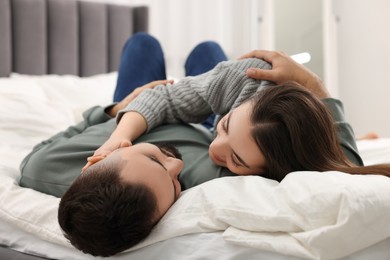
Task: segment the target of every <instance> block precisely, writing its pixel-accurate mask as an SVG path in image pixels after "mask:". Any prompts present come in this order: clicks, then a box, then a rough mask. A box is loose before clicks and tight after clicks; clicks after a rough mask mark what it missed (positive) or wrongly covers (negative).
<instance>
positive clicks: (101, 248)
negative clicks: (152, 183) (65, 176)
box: [58, 163, 159, 257]
mask: <svg viewBox="0 0 390 260" xmlns="http://www.w3.org/2000/svg"><path fill="white" fill-rule="evenodd" d="M119 172H120V169H119V166H115V165H113V164H110V163H109V164H107V163H98V164H95V165H93V166H91V167H89V168H88V169H87V170H86V171H85V172H84V173H83V174H82V175H81V176H80V177H79V178H77V179H76V181H75V182H74V183H73V184H72V185H71V187H70V188H69V190H68V191H67V192H66V193H65V194H64V196H63V197H62V199H61V202H60V205H59V209H58V221H59V224H60V226H61V228H62V230H63V231H64V233H65V234H64V235H65V237H66V238H67V239H69V240H70V242H71V244H72V245H73V246H75V247H76V248H78V249H79V250H81V251H83V252H84V253H89V254H91V255H94V256H105V257H106V256H111V255H114V254H116V253H119V252H121V251H124V250H126V249H128V248H130V247H132V246H134V245H136V244H137V243H138V242H140V241H141V240H143V239H144V238H146V237H147V236H148V235H149V234H150V232H151V230H152V229H153V227H154V226H155V225H156V223H157V221H158V220H159V218H158V217H157V212H158V209H157V199H156V196H155V195H154V193H153V192H152V191H151V190H150V189H149V188H148V187H147V186H145V185H142V184H131V183H126V182H124V181H123V180H121V178H120V175H119Z"/></svg>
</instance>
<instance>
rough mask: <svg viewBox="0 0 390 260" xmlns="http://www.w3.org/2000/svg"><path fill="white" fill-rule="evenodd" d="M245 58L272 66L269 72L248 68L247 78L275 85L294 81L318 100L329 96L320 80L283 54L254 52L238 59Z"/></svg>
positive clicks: (262, 51) (277, 52)
mask: <svg viewBox="0 0 390 260" xmlns="http://www.w3.org/2000/svg"><path fill="white" fill-rule="evenodd" d="M245 58H259V59H263V60H265V61H267V62H268V63H270V64H271V65H272V69H271V70H263V69H259V68H249V69H248V70H247V71H246V74H247V75H248V77H251V78H254V79H262V80H269V81H273V82H275V83H276V84H281V83H284V82H287V81H295V82H297V83H298V84H300V85H302V86H303V87H305V88H306V89H308V90H309V91H311V92H312V93H313V94H314V95H316V96H317V97H318V98H326V97H329V96H330V95H329V93H328V91H327V89H326V88H325V86H324V84H323V83H322V81H321V79H320V78H319V77H318V76H317V75H316V74H314V73H313V72H311V71H310V70H309V69H307V68H306V67H304V66H303V65H301V64H299V63H297V62H295V61H294V60H293V59H292V58H291V57H290V56H288V55H287V54H286V53H284V52H279V51H265V50H254V51H251V52H249V53H247V54H245V55H243V56H241V57H240V59H245Z"/></svg>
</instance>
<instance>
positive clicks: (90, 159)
mask: <svg viewBox="0 0 390 260" xmlns="http://www.w3.org/2000/svg"><path fill="white" fill-rule="evenodd" d="M106 157H107V156H105V155H93V156H91V157H88V158H87V161H88V162H87V164H86V165H85V166H84V167H83V168H82V169H81V173H83V172H84V171H85V170H86V169H87V168H88V167H90V166H91V165H93V164H95V163H97V162H99V161H101V160H103V159H104V158H106Z"/></svg>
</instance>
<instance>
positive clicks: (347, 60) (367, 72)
mask: <svg viewBox="0 0 390 260" xmlns="http://www.w3.org/2000/svg"><path fill="white" fill-rule="evenodd" d="M331 5H333V6H332V10H331V11H332V12H333V13H332V14H331V19H335V20H336V24H337V26H336V28H335V31H334V32H333V34H334V35H333V37H334V38H335V39H336V44H335V47H336V48H334V49H333V50H331V52H330V55H334V54H336V55H337V60H336V62H337V64H335V66H337V68H338V72H337V74H335V76H336V77H337V78H336V79H335V80H337V82H338V91H339V96H340V99H341V100H343V102H344V106H345V112H346V116H347V118H348V121H349V122H350V123H351V124H352V126H353V128H354V129H355V132H356V133H357V134H361V133H366V132H369V131H376V132H378V133H379V134H380V135H381V136H384V137H390V120H389V116H388V113H389V111H390V101H389V97H390V81H389V79H388V75H389V74H390V30H389V25H390V16H389V10H390V1H388V0H370V1H367V0H333V1H332V2H331ZM331 65H332V64H330V65H329V66H331Z"/></svg>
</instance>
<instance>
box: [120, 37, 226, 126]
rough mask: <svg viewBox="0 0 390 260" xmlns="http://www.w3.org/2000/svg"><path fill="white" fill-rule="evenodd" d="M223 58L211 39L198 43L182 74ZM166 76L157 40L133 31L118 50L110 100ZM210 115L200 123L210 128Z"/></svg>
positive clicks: (211, 65)
mask: <svg viewBox="0 0 390 260" xmlns="http://www.w3.org/2000/svg"><path fill="white" fill-rule="evenodd" d="M225 60H227V57H226V55H225V53H224V52H223V50H222V48H221V47H220V46H219V45H218V44H217V43H216V42H212V41H207V42H202V43H200V44H198V45H197V46H196V47H195V48H194V49H193V50H192V51H191V53H190V54H189V55H188V57H187V60H186V62H185V65H184V68H185V75H186V76H196V75H199V74H202V73H205V72H207V71H209V70H211V69H212V68H214V67H215V65H217V64H218V63H219V62H221V61H225ZM163 79H166V70H165V59H164V53H163V50H162V48H161V45H160V43H159V42H158V41H157V39H155V38H154V37H152V36H151V35H149V34H147V33H143V32H141V33H136V34H134V35H133V36H132V37H130V38H129V39H128V40H127V42H126V44H125V46H124V47H123V50H122V56H121V60H120V64H119V70H118V80H117V85H116V89H115V93H114V102H119V101H121V100H122V99H124V98H125V97H126V96H127V95H128V94H130V93H131V92H132V91H133V90H134V89H136V88H137V87H141V86H143V85H145V84H147V83H149V82H152V81H155V80H163ZM214 117H215V116H214V115H212V116H210V117H209V118H208V119H207V120H206V121H205V122H203V125H204V126H206V127H207V128H209V129H210V128H212V127H213V124H214Z"/></svg>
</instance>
